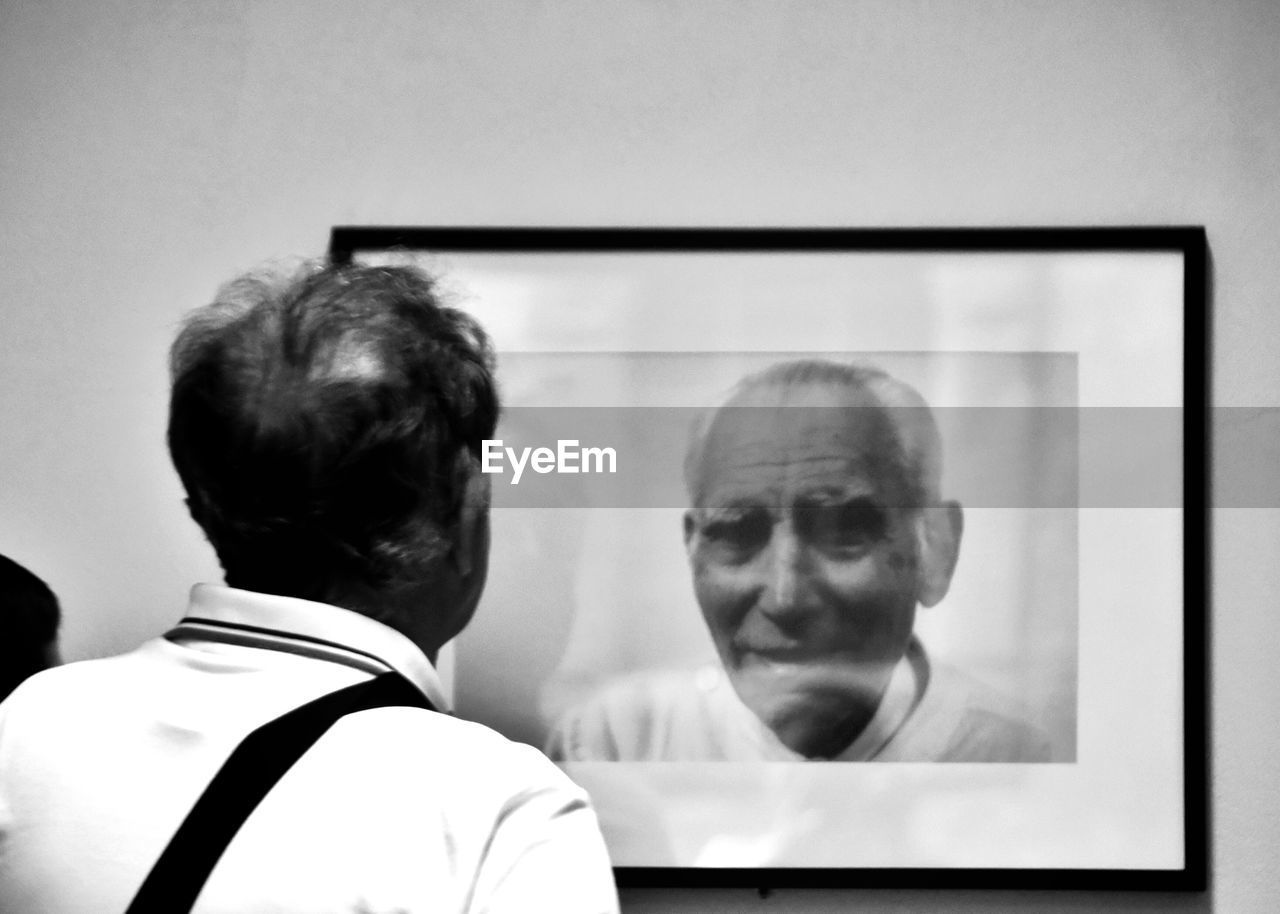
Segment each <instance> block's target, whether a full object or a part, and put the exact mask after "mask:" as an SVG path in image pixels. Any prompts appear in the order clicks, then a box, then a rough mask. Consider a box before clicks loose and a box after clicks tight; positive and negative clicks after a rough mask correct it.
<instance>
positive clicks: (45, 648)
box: [0, 555, 62, 700]
mask: <svg viewBox="0 0 1280 914" xmlns="http://www.w3.org/2000/svg"><path fill="white" fill-rule="evenodd" d="M61 622H62V610H61V608H60V607H59V606H58V598H57V597H56V596H55V595H54V593H53V591H52V590H50V589H49V585H48V584H46V583H45V582H44V581H42V580H41V579H40V578H38V577H36V575H34V574H32V573H31V572H30V571H28V570H27V569H26V568H24V567H23V566H21V565H19V564H18V563H17V562H15V561H13V559H10V558H7V557H6V556H3V555H0V700H3V699H4V698H5V697H6V696H7V695H8V694H9V693H10V692H12V691H13V690H14V689H15V688H17V687H18V686H19V685H20V684H21V683H22V681H23V680H25V679H26V678H27V677H29V676H32V675H34V674H36V673H39V672H40V671H41V670H45V669H48V668H49V667H51V666H57V665H58V664H59V663H60V662H61V658H60V657H59V655H58V626H59V625H60V624H61Z"/></svg>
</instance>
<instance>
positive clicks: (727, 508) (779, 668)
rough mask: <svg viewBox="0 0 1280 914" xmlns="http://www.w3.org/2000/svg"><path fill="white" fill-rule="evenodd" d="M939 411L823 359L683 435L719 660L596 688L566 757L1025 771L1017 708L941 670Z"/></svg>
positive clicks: (708, 617) (734, 400) (949, 537)
mask: <svg viewBox="0 0 1280 914" xmlns="http://www.w3.org/2000/svg"><path fill="white" fill-rule="evenodd" d="M942 456H943V455H942V445H941V438H940V435H939V431H938V427H937V424H936V421H935V418H934V416H933V414H932V411H931V410H930V408H929V406H928V405H927V404H926V403H925V401H924V399H923V398H922V397H921V396H920V395H919V394H918V393H917V392H916V391H915V390H914V389H913V388H911V387H910V386H908V385H907V384H905V383H903V382H901V381H899V380H897V379H895V378H894V377H892V376H890V375H889V374H887V373H886V372H884V371H881V370H879V369H877V368H874V367H869V366H861V365H845V364H839V363H835V362H829V361H821V360H797V361H788V362H783V363H779V364H775V365H773V366H771V367H768V368H766V369H764V370H762V371H759V372H757V373H755V374H752V375H750V376H748V377H746V378H745V379H743V380H742V381H741V382H740V383H739V384H738V386H737V387H736V389H735V390H734V392H733V393H732V394H731V395H730V397H729V398H728V400H727V401H726V402H725V403H724V404H723V405H722V406H721V407H720V408H718V409H716V410H714V411H713V412H712V413H711V414H709V416H708V417H707V418H706V419H705V420H704V421H703V422H702V423H701V424H700V425H699V427H698V428H697V429H696V430H695V433H694V435H693V438H692V441H691V443H690V446H689V449H688V451H687V456H686V460H685V483H686V489H687V492H688V497H689V508H688V510H687V511H686V512H685V514H684V521H683V526H684V543H685V551H686V554H687V557H688V562H689V569H690V572H691V575H692V584H693V591H694V594H695V596H696V599H697V603H698V606H699V607H700V609H701V612H702V616H703V619H704V621H705V623H706V627H707V630H708V631H709V633H710V636H711V640H712V641H713V643H714V645H715V650H716V653H717V655H718V658H719V661H720V667H721V668H720V669H718V670H712V669H706V668H704V669H701V670H696V671H676V672H670V671H664V672H662V673H657V674H652V675H644V676H632V677H626V678H623V679H621V680H620V681H617V682H614V683H612V684H610V685H608V686H606V687H605V688H604V689H603V690H602V691H600V692H599V693H598V694H596V695H594V696H591V697H590V698H588V699H587V700H586V701H584V702H582V703H581V704H579V705H578V706H577V707H574V708H571V709H570V710H569V712H568V713H566V714H565V715H563V716H562V718H561V719H560V721H559V722H558V724H557V726H556V728H555V730H554V732H553V734H552V737H551V739H550V742H549V745H548V752H549V754H551V755H552V757H553V758H557V759H560V760H565V761H592V760H595V761H602V760H615V761H664V760H684V761H717V760H720V761H770V760H773V761H797V760H804V759H813V760H833V761H902V762H908V761H909V762H924V761H938V762H942V761H956V762H1037V761H1048V760H1049V759H1050V757H1051V751H1050V742H1049V739H1048V737H1047V736H1046V735H1045V733H1043V732H1042V731H1041V730H1040V729H1039V728H1038V727H1036V726H1035V725H1033V724H1032V723H1030V722H1029V721H1028V720H1027V719H1026V717H1025V712H1024V711H1023V710H1022V709H1021V708H1020V707H1019V705H1017V704H1016V703H1015V702H1014V701H1012V700H1010V699H1009V698H1007V697H1006V696H1004V695H1002V694H1000V693H998V692H997V691H996V690H994V689H992V688H989V687H987V686H985V685H983V684H982V683H980V682H979V681H978V680H977V679H975V678H973V677H970V676H968V675H966V674H964V673H962V672H961V671H959V670H956V669H952V668H950V667H949V666H947V665H945V664H943V663H939V662H935V660H934V659H933V658H932V657H930V655H929V654H928V652H927V651H926V650H925V647H924V645H923V644H922V642H921V641H920V639H919V638H918V637H917V636H916V633H915V623H916V616H917V610H918V609H919V608H921V607H925V608H927V607H933V606H936V605H937V604H939V603H940V602H941V601H942V600H943V599H944V598H945V597H946V595H947V591H948V589H949V587H950V584H951V579H952V575H953V572H954V571H955V568H956V564H957V562H958V560H959V556H960V544H961V538H962V534H963V531H964V511H963V509H962V507H961V505H960V504H959V503H958V502H957V501H954V500H948V499H946V498H944V497H943V496H942V492H941V480H942Z"/></svg>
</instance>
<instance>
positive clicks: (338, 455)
mask: <svg viewBox="0 0 1280 914" xmlns="http://www.w3.org/2000/svg"><path fill="white" fill-rule="evenodd" d="M171 371H172V379H173V395H172V398H171V401H170V410H169V450H170V454H171V455H172V457H173V462H174V465H175V467H176V468H177V470H178V474H179V476H180V477H181V478H182V482H183V485H184V486H185V487H186V490H187V496H188V498H187V502H188V506H189V507H190V510H191V514H192V517H193V518H195V520H196V522H197V523H199V524H200V526H201V527H202V528H203V529H204V532H205V534H206V535H207V536H208V538H209V541H210V543H212V545H213V547H214V549H215V550H216V551H217V553H218V558H219V561H220V562H221V563H222V567H223V571H224V572H225V574H226V580H227V583H228V584H229V585H231V586H233V587H241V588H244V589H247V590H255V591H259V592H262V593H273V594H281V595H284V596H292V597H300V598H304V599H313V600H322V601H326V602H331V603H335V604H337V605H340V606H345V607H347V608H350V609H355V610H357V611H360V612H364V613H366V614H368V615H370V616H373V617H374V618H377V619H380V620H381V621H384V622H386V623H388V624H390V625H392V626H393V627H396V628H398V629H400V630H401V631H404V632H405V633H406V634H408V635H409V636H410V637H412V638H413V639H414V640H415V641H416V642H417V643H418V644H419V645H420V646H422V647H423V648H424V650H426V651H427V652H428V653H432V652H433V651H434V650H435V649H436V648H437V647H438V646H439V645H440V644H442V643H443V642H444V641H446V640H448V638H449V637H452V635H454V634H456V633H457V631H458V630H460V629H461V628H462V626H463V625H465V624H466V622H467V620H468V619H469V618H470V614H471V611H472V610H473V609H474V607H475V603H476V601H477V600H478V599H479V595H480V589H481V588H482V587H483V584H484V577H485V571H486V568H487V564H486V562H487V554H488V514H487V512H488V489H487V487H486V485H485V482H487V479H486V478H485V477H483V476H481V475H480V474H479V473H478V459H479V453H480V446H481V444H480V443H481V441H482V440H483V439H485V438H491V437H492V436H493V429H494V425H495V423H496V422H497V416H498V398H497V391H496V386H495V382H494V377H493V353H492V350H491V348H490V346H489V342H488V339H487V337H486V336H485V334H484V332H483V330H481V328H480V327H479V326H478V325H477V324H476V323H475V322H474V321H473V320H472V319H471V318H470V317H468V316H467V315H465V314H463V313H461V312H459V311H456V310H454V309H452V308H448V307H444V306H442V304H441V303H440V301H439V299H438V298H437V295H436V292H435V289H434V286H433V283H432V281H431V279H430V278H429V277H427V276H426V275H425V274H423V273H421V272H420V271H417V270H414V269H411V268H407V267H370V266H337V267H319V266H310V267H306V268H303V269H301V270H299V271H297V272H295V273H290V274H289V275H278V274H270V275H267V274H262V275H258V274H250V275H248V276H245V277H242V278H240V279H237V280H235V281H233V282H231V283H229V284H228V285H226V286H224V287H223V288H222V289H221V290H220V291H219V294H218V296H217V299H216V300H215V301H214V302H213V303H212V304H210V305H208V306H206V307H205V308H203V309H201V310H199V311H197V312H196V313H195V314H194V315H192V316H191V317H190V318H189V319H188V321H187V323H186V325H185V326H184V328H183V330H182V332H181V333H180V334H179V336H178V338H177V340H176V341H175V342H174V345H173V350H172V353H171Z"/></svg>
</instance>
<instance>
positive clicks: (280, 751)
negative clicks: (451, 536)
mask: <svg viewBox="0 0 1280 914" xmlns="http://www.w3.org/2000/svg"><path fill="white" fill-rule="evenodd" d="M396 706H411V707H420V708H426V709H428V710H432V708H431V703H430V702H429V701H427V699H426V697H425V696H424V695H423V694H422V692H420V691H419V690H418V689H417V688H415V687H414V686H413V685H412V684H411V683H410V682H409V681H408V680H407V679H405V678H404V677H403V676H401V675H400V674H399V673H384V674H382V675H380V676H376V677H374V678H373V679H370V680H367V681H365V682H360V683H357V684H356V685H353V686H348V687H347V688H345V689H339V690H338V691H336V692H331V693H329V694H328V695H323V696H321V697H320V698H317V699H316V700H315V701H311V702H308V703H307V704H305V705H303V706H302V707H300V708H295V709H294V710H292V711H290V712H289V713H287V714H285V715H283V716H281V717H278V718H276V719H275V720H273V721H270V722H269V723H266V724H263V725H262V726H261V727H259V728H258V729H256V730H254V731H253V732H252V733H250V734H249V735H248V736H246V737H245V738H244V740H243V741H242V742H241V743H240V745H239V746H237V747H236V748H235V751H234V752H232V753H231V755H230V757H228V759H227V761H226V762H225V763H224V764H223V766H222V768H220V769H219V770H218V773H217V774H216V775H214V777H213V780H212V781H210V782H209V786H208V787H206V788H205V791H204V793H203V794H201V795H200V799H198V800H196V804H195V806H193V807H192V808H191V812H189V813H188V814H187V817H186V819H184V820H183V822H182V824H181V825H180V826H179V827H178V830H177V832H175V833H174V836H173V838H171V839H170V841H169V845H168V847H166V848H165V849H164V852H163V853H162V854H161V855H160V859H159V860H157V861H156V864H155V866H153V867H152V868H151V872H150V873H148V874H147V878H146V879H145V880H144V881H143V883H142V887H141V888H140V889H138V894H137V895H135V896H134V899H133V903H132V904H130V905H129V909H128V911H127V912H126V914H180V912H183V911H190V910H191V906H192V905H194V904H195V901H196V898H197V897H198V896H199V894H200V891H201V889H203V888H204V884H205V882H206V880H208V878H209V874H210V873H211V872H212V871H213V868H214V866H215V865H216V864H217V862H218V859H219V858H220V857H221V856H222V852H223V851H224V850H225V849H226V847H227V845H228V844H229V843H230V841H231V839H232V838H233V837H235V834H236V832H237V831H238V830H239V829H240V826H241V825H242V824H243V823H244V821H245V819H247V818H248V817H249V815H250V813H252V812H253V810H254V809H255V808H256V807H257V806H258V804H259V803H260V802H262V798H263V797H265V796H266V795H267V793H268V792H270V790H271V788H272V787H273V786H274V785H275V783H276V782H277V781H278V780H280V778H281V777H283V776H284V773H285V772H286V771H288V770H289V769H290V768H291V767H292V766H293V764H294V762H296V761H297V760H298V759H300V758H301V757H302V756H303V755H304V754H305V753H306V751H307V750H308V749H310V748H311V746H312V745H314V744H315V742H316V741H317V740H318V739H320V737H321V736H323V735H324V734H325V732H326V731H327V730H328V729H329V728H330V727H332V726H333V725H334V723H336V722H337V720H338V719H339V718H341V717H345V716H346V715H348V714H354V713H356V712H357V711H367V710H370V709H372V708H385V707H396Z"/></svg>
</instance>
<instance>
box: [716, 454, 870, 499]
mask: <svg viewBox="0 0 1280 914" xmlns="http://www.w3.org/2000/svg"><path fill="white" fill-rule="evenodd" d="M724 457H725V460H724V461H723V462H722V463H719V464H718V465H712V466H710V467H709V468H708V473H707V477H706V483H707V484H706V489H705V493H706V498H705V500H704V503H705V504H706V505H707V506H708V507H718V506H731V505H737V504H764V505H769V506H778V507H781V506H785V505H789V504H792V503H794V502H795V501H796V500H798V499H805V500H823V501H828V500H829V501H839V500H844V499H852V498H857V497H872V498H874V497H876V496H878V495H881V494H882V493H881V489H882V488H883V486H884V484H883V483H882V484H879V485H878V484H877V483H876V478H877V476H883V475H884V474H877V473H876V472H875V470H874V466H873V461H871V460H870V459H868V458H867V457H865V456H864V457H857V456H848V455H839V454H813V453H803V452H797V453H794V454H791V455H789V456H787V457H785V458H784V457H778V456H774V455H769V454H767V453H761V454H758V455H753V454H751V453H750V452H747V451H740V452H737V453H734V454H728V455H724Z"/></svg>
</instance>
